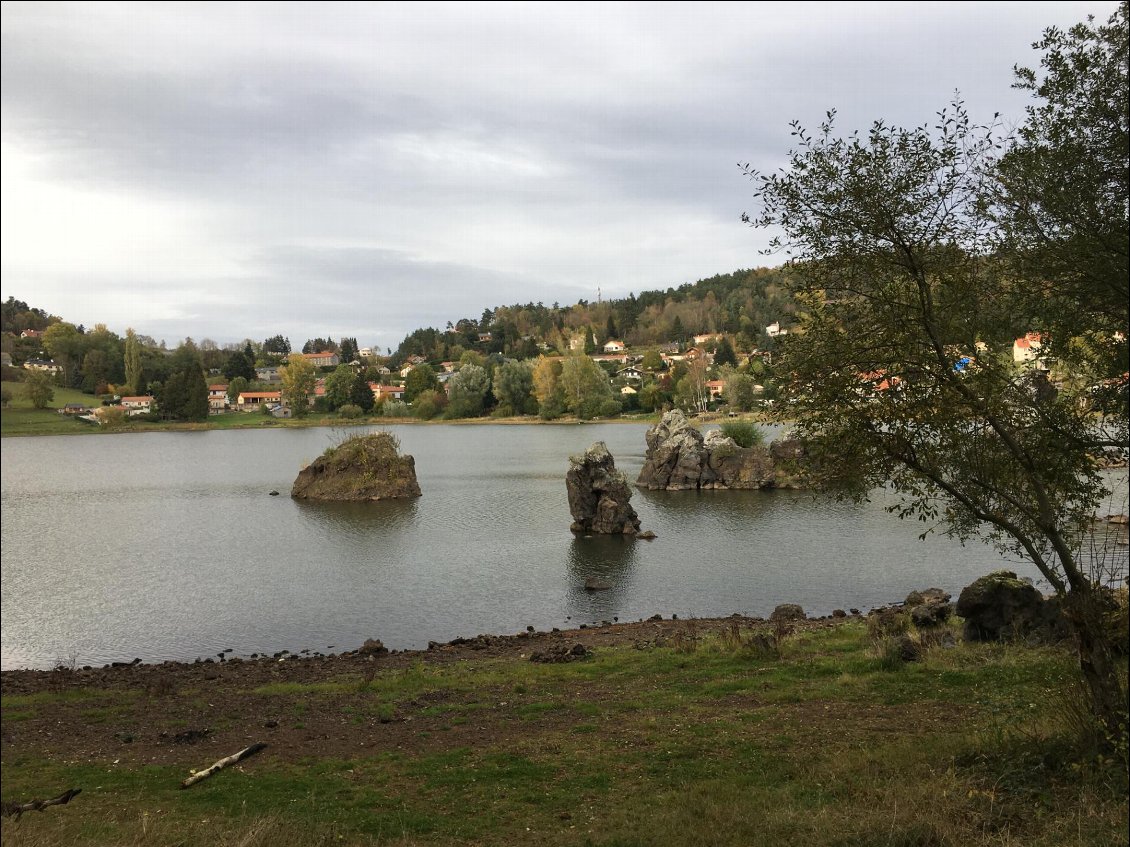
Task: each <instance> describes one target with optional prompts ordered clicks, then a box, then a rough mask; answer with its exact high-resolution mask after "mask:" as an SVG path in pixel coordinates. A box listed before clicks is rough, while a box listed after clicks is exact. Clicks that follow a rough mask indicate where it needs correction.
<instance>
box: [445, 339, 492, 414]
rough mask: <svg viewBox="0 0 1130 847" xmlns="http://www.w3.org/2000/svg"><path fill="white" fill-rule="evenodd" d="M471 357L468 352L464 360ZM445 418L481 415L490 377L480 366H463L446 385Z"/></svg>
mask: <svg viewBox="0 0 1130 847" xmlns="http://www.w3.org/2000/svg"><path fill="white" fill-rule="evenodd" d="M471 355H473V354H472V353H470V352H468V353H465V354H464V358H466V357H467V356H471ZM448 386H449V387H448V392H447V396H448V401H449V402H448V405H447V413H446V415H447V417H449V418H474V417H478V416H479V415H481V414H482V413H483V408H484V405H485V402H486V396H487V392H488V391H489V390H490V376H489V375H488V374H487V371H486V368H485V367H482V366H480V365H474V364H465V365H463V366H462V367H461V368H460V369H459V370H458V371H456V373H455V375H454V376H453V377H452V378H451V380H450V382H449V383H448Z"/></svg>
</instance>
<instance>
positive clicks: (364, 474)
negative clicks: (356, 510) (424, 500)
mask: <svg viewBox="0 0 1130 847" xmlns="http://www.w3.org/2000/svg"><path fill="white" fill-rule="evenodd" d="M290 496H291V497H295V498H297V499H299V500H347V501H364V500H390V499H395V498H402V497H419V496H420V485H419V483H418V482H417V481H416V460H415V459H413V458H412V457H411V456H405V455H401V454H400V441H399V439H397V437H396V436H395V435H393V434H392V433H390V432H374V433H369V434H367V435H354V436H350V437H349V438H346V439H345V440H344V441H342V442H341V443H339V444H336V445H334V446H333V447H330V448H329V449H328V450H326V452H325V453H323V454H322V455H321V456H319V457H318V458H317V459H315V460H314V461H313V462H311V463H310V464H309V465H307V466H306V467H305V468H303V469H302V470H301V471H300V472H299V474H298V478H297V479H295V480H294V486H293V487H292V488H291V490H290Z"/></svg>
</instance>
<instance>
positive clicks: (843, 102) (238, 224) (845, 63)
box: [0, 0, 1116, 349]
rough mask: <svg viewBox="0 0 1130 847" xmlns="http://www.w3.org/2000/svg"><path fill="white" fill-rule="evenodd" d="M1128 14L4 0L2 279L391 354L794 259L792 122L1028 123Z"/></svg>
mask: <svg viewBox="0 0 1130 847" xmlns="http://www.w3.org/2000/svg"><path fill="white" fill-rule="evenodd" d="M1115 8H1116V3H1115V2H1113V0H1111V1H1110V2H1090V3H1088V2H1083V3H1069V2H1057V3H1036V2H1006V3H991V2H977V3H972V2H968V3H956V2H950V3H830V4H823V3H783V2H779V3H758V2H744V3H732V4H731V3H727V4H710V3H688V4H682V3H662V4H654V5H651V4H622V5H621V4H606V3H599V4H598V3H585V4H488V3H459V4H450V5H449V4H436V5H429V4H426V3H404V4H399V3H389V4H343V5H335V4H331V3H317V4H309V5H307V4H302V3H295V4H274V3H261V4H251V5H243V4H234V5H233V4H221V3H207V4H192V3H189V4H158V3H123V4H115V3H84V4H76V5H70V4H61V3H44V4H39V3H25V2H4V4H3V6H2V16H3V44H2V54H0V55H2V63H3V139H2V142H3V150H2V154H3V158H2V174H0V177H2V179H0V187H2V194H3V208H2V227H3V229H2V237H3V245H2V247H3V249H2V289H3V291H2V297H3V299H7V298H8V297H9V296H15V297H16V298H17V299H20V300H25V301H27V302H28V303H29V304H30V305H32V306H38V307H40V308H43V309H46V310H47V311H49V312H51V313H53V314H58V315H60V316H62V317H63V318H64V319H66V320H70V321H73V322H75V323H85V324H86V325H88V326H90V325H93V324H94V323H105V324H107V325H108V326H109V327H110V328H111V329H112V330H114V331H116V332H119V333H123V334H124V332H125V330H126V328H127V327H133V328H135V329H136V330H137V331H138V332H140V333H144V334H147V335H151V336H153V337H155V338H158V339H166V340H167V341H168V342H169V344H170V345H173V344H175V343H177V342H178V341H180V340H181V339H183V338H184V337H185V336H191V337H192V338H194V339H196V340H197V341H199V340H201V339H202V338H211V339H214V340H216V341H217V342H220V343H227V342H233V341H239V340H241V339H243V338H245V337H250V338H253V339H256V340H262V339H263V338H266V337H268V336H271V335H274V334H275V333H282V334H284V335H287V336H289V338H290V340H291V342H292V343H293V344H294V345H295V346H300V345H301V344H302V343H303V342H304V341H305V340H306V339H308V338H313V337H315V336H323V337H325V336H332V337H334V338H338V337H340V336H343V335H349V336H355V337H356V338H357V339H358V341H359V342H360V343H361V345H362V346H369V345H371V346H378V347H392V348H394V349H395V347H396V346H397V344H398V343H399V342H400V340H401V339H402V338H403V337H404V335H406V334H407V333H408V332H410V331H412V330H413V329H415V328H417V327H421V326H436V327H443V326H445V325H446V323H447V321H449V320H450V321H455V320H458V319H459V318H461V317H475V318H477V317H478V316H479V314H480V313H481V312H482V310H483V308H484V307H493V306H496V305H502V304H510V303H516V302H523V303H524V302H530V301H533V302H537V301H542V302H544V303H546V304H551V303H553V302H560V303H562V304H570V303H575V302H576V301H577V300H578V299H581V298H584V299H587V300H596V298H597V289H598V287H599V289H600V291H601V292H602V294H603V296H604V297H605V298H610V297H622V296H626V295H627V294H628V293H629V292H639V291H643V290H648V289H656V288H662V289H665V288H667V287H668V286H677V285H680V284H682V283H684V282H693V281H695V280H697V279H700V278H703V277H708V276H712V275H714V274H717V273H727V272H730V271H733V270H735V269H738V268H749V267H758V266H762V265H767V264H774V263H775V262H776V260H775V259H773V258H770V257H765V256H762V255H760V254H759V253H758V250H759V248H762V247H764V246H765V242H766V240H767V236H766V235H765V234H764V233H761V232H757V231H754V230H751V229H749V228H748V227H746V226H744V225H743V224H742V223H741V222H740V216H741V213H742V212H743V211H746V210H750V211H752V203H751V200H750V184H749V182H748V181H747V180H746V179H745V178H743V177H742V175H741V174H740V172H739V170H738V168H737V163H738V162H739V161H740V162H747V161H748V162H750V163H751V164H752V165H753V166H755V167H758V168H760V169H761V170H771V169H773V168H775V167H777V166H779V165H780V164H781V163H782V161H783V159H784V156H785V154H786V153H787V151H788V149H789V143H790V136H789V132H790V129H789V121H791V120H793V119H794V118H795V119H799V120H800V121H801V122H802V123H803V124H805V125H807V126H810V127H812V126H816V125H817V124H818V123H819V121H820V120H821V119H822V117H823V116H824V114H825V112H826V111H827V110H828V109H830V108H833V107H834V108H836V109H838V111H839V118H838V125H839V126H840V128H841V129H843V130H844V131H845V132H846V131H848V130H850V129H854V128H863V129H865V128H866V127H867V126H868V125H869V124H870V123H871V121H873V120H874V119H876V118H885V119H886V120H887V121H888V122H893V123H896V124H900V125H903V126H917V125H920V124H923V123H926V122H929V121H930V120H931V118H932V117H933V116H934V113H935V112H936V111H938V110H939V109H941V108H942V107H944V106H945V105H946V104H947V103H948V102H949V101H950V100H951V99H952V97H953V95H954V92H955V90H956V91H959V92H960V94H961V96H962V98H963V99H964V100H965V101H966V103H967V105H968V107H969V110H970V112H971V114H972V116H973V117H974V118H975V119H979V120H988V119H989V118H991V116H992V114H993V113H994V112H996V111H999V112H1001V113H1002V114H1003V115H1004V116H1005V117H1006V118H1008V119H1010V120H1012V121H1014V122H1015V121H1018V120H1020V119H1021V118H1022V117H1023V109H1024V106H1025V105H1027V104H1028V103H1029V102H1030V100H1029V98H1028V95H1027V94H1025V93H1024V92H1018V91H1013V90H1012V89H1011V88H1010V85H1011V83H1012V81H1013V75H1012V68H1013V65H1014V64H1017V63H1019V64H1023V65H1029V66H1032V67H1035V66H1036V65H1037V64H1038V61H1039V54H1038V53H1036V52H1035V51H1034V50H1032V48H1031V44H1032V42H1033V41H1035V40H1036V39H1037V38H1039V37H1040V35H1041V33H1042V31H1043V29H1044V28H1046V27H1048V26H1051V25H1053V24H1054V25H1058V26H1061V27H1066V26H1070V25H1071V24H1073V23H1076V22H1079V21H1082V20H1084V19H1085V18H1086V16H1087V15H1088V14H1094V15H1095V17H1096V18H1097V19H1099V20H1101V21H1104V22H1105V20H1106V19H1107V18H1108V17H1109V16H1110V14H1111V13H1112V12H1113V11H1114V9H1115Z"/></svg>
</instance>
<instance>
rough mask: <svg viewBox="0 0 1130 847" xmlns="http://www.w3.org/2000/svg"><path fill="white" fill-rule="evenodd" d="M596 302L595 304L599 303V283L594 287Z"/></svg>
mask: <svg viewBox="0 0 1130 847" xmlns="http://www.w3.org/2000/svg"><path fill="white" fill-rule="evenodd" d="M596 302H597V305H599V304H600V286H599V285H598V286H597V287H596Z"/></svg>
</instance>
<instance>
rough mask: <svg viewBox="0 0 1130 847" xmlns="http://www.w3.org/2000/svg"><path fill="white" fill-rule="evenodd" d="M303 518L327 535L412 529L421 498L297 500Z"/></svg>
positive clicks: (358, 535) (392, 531)
mask: <svg viewBox="0 0 1130 847" xmlns="http://www.w3.org/2000/svg"><path fill="white" fill-rule="evenodd" d="M293 502H294V505H295V507H296V508H297V509H298V510H299V512H300V513H301V519H302V520H304V521H309V523H310V526H311V527H312V528H313V529H317V530H320V531H321V532H322V534H323V535H324V536H325V537H326V538H334V539H340V538H341V537H342V536H353V537H358V538H363V537H369V538H371V537H372V534H373V533H374V532H380V533H382V534H384V535H388V534H390V533H399V532H404V531H406V530H409V529H412V528H413V527H414V526H415V525H416V518H417V515H418V512H419V505H418V499H417V498H415V497H412V498H406V499H403V500H374V501H372V502H368V503H348V502H343V503H339V502H329V501H316V500H294V501H293Z"/></svg>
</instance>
